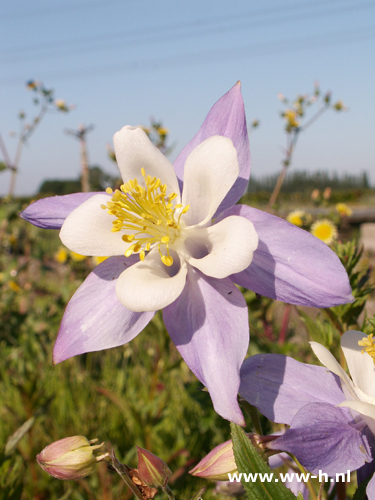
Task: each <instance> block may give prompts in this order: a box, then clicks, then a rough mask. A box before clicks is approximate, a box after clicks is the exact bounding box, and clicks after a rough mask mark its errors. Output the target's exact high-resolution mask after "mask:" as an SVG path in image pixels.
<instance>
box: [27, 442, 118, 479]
mask: <svg viewBox="0 0 375 500" xmlns="http://www.w3.org/2000/svg"><path fill="white" fill-rule="evenodd" d="M96 441H97V439H93V440H92V441H88V440H87V439H86V438H85V437H83V436H72V437H68V438H64V439H60V440H59V441H55V442H54V443H52V444H50V445H49V446H47V447H46V448H44V450H43V451H42V452H41V453H39V455H37V457H36V460H37V462H38V464H39V465H40V466H41V468H42V469H43V470H45V471H46V472H48V474H50V475H51V476H53V477H56V478H57V479H82V478H84V477H86V476H89V475H90V474H91V473H92V472H94V469H95V465H96V463H97V462H99V461H101V460H103V459H104V458H106V457H107V456H108V453H104V454H103V455H101V456H95V455H94V451H95V450H97V449H98V448H101V447H102V446H103V444H104V443H102V444H98V445H95V446H92V444H93V443H95V442H96Z"/></svg>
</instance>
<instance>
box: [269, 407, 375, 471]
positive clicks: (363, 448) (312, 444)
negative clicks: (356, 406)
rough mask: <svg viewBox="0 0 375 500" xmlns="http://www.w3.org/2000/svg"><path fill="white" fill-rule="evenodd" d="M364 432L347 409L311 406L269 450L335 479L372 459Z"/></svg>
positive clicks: (300, 412) (303, 411)
mask: <svg viewBox="0 0 375 500" xmlns="http://www.w3.org/2000/svg"><path fill="white" fill-rule="evenodd" d="M362 429H363V424H362V425H361V426H360V425H359V424H357V425H356V424H355V423H354V421H353V420H352V416H351V414H350V411H349V410H348V409H347V408H337V407H335V406H333V405H331V404H328V403H311V404H308V405H306V406H304V407H303V408H302V409H301V410H300V411H299V412H298V413H297V415H296V416H295V418H294V419H293V421H292V424H291V426H290V428H289V429H288V430H287V431H286V432H285V434H283V435H282V436H281V437H279V438H278V439H276V440H275V441H272V442H271V443H269V447H270V448H272V449H274V450H281V451H286V452H287V453H292V454H293V455H295V457H296V458H297V460H298V461H299V462H300V463H301V464H302V465H303V466H304V467H305V468H306V469H307V470H308V471H310V472H312V473H314V474H319V471H322V472H324V473H326V474H328V476H330V477H334V476H335V475H336V474H342V473H346V472H347V471H348V470H350V471H352V470H356V469H358V468H359V467H362V466H363V465H364V464H365V462H368V461H370V460H371V459H372V458H371V453H370V448H369V444H368V441H367V438H366V436H365V434H364V433H363V432H362Z"/></svg>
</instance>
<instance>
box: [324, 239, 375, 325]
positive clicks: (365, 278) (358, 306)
mask: <svg viewBox="0 0 375 500" xmlns="http://www.w3.org/2000/svg"><path fill="white" fill-rule="evenodd" d="M333 248H334V250H335V252H336V253H337V255H338V257H339V259H340V260H341V263H342V264H343V266H344V267H345V269H346V271H347V273H348V276H349V281H350V286H351V288H352V295H353V297H354V301H353V302H352V303H349V304H344V305H341V306H337V307H331V308H328V309H325V312H326V315H327V316H328V317H329V319H330V320H331V321H332V323H333V325H334V326H335V327H336V328H337V330H338V331H339V332H340V333H341V334H343V333H344V332H346V331H347V330H353V329H354V330H362V331H363V332H365V333H366V331H367V328H368V327H367V325H366V321H365V322H361V324H360V315H361V313H362V312H363V311H364V308H365V305H366V301H367V299H368V298H369V296H370V294H371V293H372V292H373V291H374V290H375V288H374V285H373V284H370V279H371V276H370V269H369V268H368V267H365V268H361V266H360V260H361V257H362V256H363V248H362V247H360V246H359V245H358V243H357V242H356V241H354V240H352V241H348V242H347V243H341V242H337V243H335V244H334V247H333Z"/></svg>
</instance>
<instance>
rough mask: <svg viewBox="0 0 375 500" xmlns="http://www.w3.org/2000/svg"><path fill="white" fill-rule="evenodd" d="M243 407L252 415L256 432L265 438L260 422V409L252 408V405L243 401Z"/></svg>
mask: <svg viewBox="0 0 375 500" xmlns="http://www.w3.org/2000/svg"><path fill="white" fill-rule="evenodd" d="M240 402H241V406H242V408H243V409H244V410H245V411H246V412H247V413H248V414H249V415H250V417H251V420H252V422H253V426H254V431H255V432H256V433H257V434H259V436H263V431H262V426H261V424H260V420H259V412H258V409H257V408H256V407H255V406H252V405H251V404H250V403H248V402H247V401H246V400H244V399H241V400H240Z"/></svg>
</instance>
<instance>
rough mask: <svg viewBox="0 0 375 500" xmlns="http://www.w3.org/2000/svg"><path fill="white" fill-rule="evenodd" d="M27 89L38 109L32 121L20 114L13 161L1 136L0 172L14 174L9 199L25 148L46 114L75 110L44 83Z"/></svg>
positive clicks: (33, 81)
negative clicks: (8, 171)
mask: <svg viewBox="0 0 375 500" xmlns="http://www.w3.org/2000/svg"><path fill="white" fill-rule="evenodd" d="M26 87H27V88H28V89H29V90H31V91H32V92H33V103H34V105H35V106H36V107H37V112H36V115H35V116H34V117H33V118H31V120H30V121H28V120H27V119H26V118H27V116H26V113H25V112H24V111H20V112H19V113H18V119H19V122H20V130H19V132H18V133H16V132H12V135H13V136H15V137H17V146H16V152H15V155H14V159H13V161H12V160H11V157H10V155H9V152H8V149H7V147H6V145H5V142H4V140H3V138H2V136H1V134H0V151H1V153H2V156H3V161H2V162H1V163H0V172H1V171H2V170H10V171H11V174H12V175H11V177H10V184H9V191H8V196H9V197H12V196H13V195H14V190H15V187H16V179H17V174H18V169H19V164H20V161H21V154H22V149H23V146H24V144H25V143H27V141H28V140H29V139H30V137H31V135H32V134H33V133H34V132H35V129H36V128H37V126H38V125H39V124H40V122H41V121H42V119H43V118H44V116H45V114H46V113H48V112H63V113H68V112H69V111H71V110H72V109H74V106H72V105H67V104H66V102H65V101H64V100H63V99H56V98H55V94H54V90H53V89H48V88H47V87H45V86H44V85H43V83H42V82H39V81H36V80H30V81H29V82H27V84H26Z"/></svg>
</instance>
